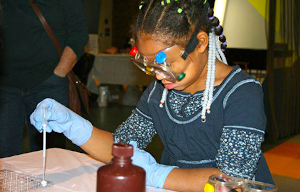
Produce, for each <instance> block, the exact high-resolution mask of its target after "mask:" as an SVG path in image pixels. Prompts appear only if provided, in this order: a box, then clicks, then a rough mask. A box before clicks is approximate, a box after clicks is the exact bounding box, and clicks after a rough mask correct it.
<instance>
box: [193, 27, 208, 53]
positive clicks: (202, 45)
mask: <svg viewBox="0 0 300 192" xmlns="http://www.w3.org/2000/svg"><path fill="white" fill-rule="evenodd" d="M197 38H198V40H199V43H198V46H197V47H196V49H197V51H198V52H199V53H203V52H204V51H205V50H206V48H207V46H208V34H207V33H205V32H204V31H200V32H199V33H198V34H197Z"/></svg>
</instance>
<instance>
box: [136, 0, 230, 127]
mask: <svg viewBox="0 0 300 192" xmlns="http://www.w3.org/2000/svg"><path fill="white" fill-rule="evenodd" d="M139 9H140V11H139V13H138V15H137V19H136V22H135V23H134V24H133V25H132V26H131V30H132V33H133V36H134V37H135V38H137V37H138V35H139V34H147V35H150V36H151V38H152V39H153V40H156V41H159V42H161V43H163V44H164V45H166V46H169V47H171V46H173V45H179V46H181V47H185V52H184V53H183V56H182V58H183V59H186V57H187V56H188V54H190V53H191V52H192V51H193V50H194V49H195V47H196V45H197V44H198V39H197V38H196V35H197V33H198V32H199V31H204V32H206V33H207V34H209V45H208V46H209V52H208V67H207V70H208V71H207V78H206V86H205V90H204V94H203V97H202V111H201V119H202V122H205V121H206V113H208V114H209V113H210V105H211V104H212V102H213V89H214V82H215V63H216V58H218V59H219V60H220V61H222V62H224V63H226V64H227V61H226V58H225V55H224V54H223V52H224V51H225V49H226V47H227V43H226V37H225V36H224V35H223V28H222V26H221V25H220V24H219V19H218V18H217V17H215V16H214V12H213V10H212V9H210V8H209V6H208V2H207V0H143V1H142V2H141V3H140V6H139ZM218 40H220V41H221V42H222V43H221V45H220V43H219V42H218ZM166 95H167V89H165V90H164V92H163V95H162V101H161V102H160V103H161V104H160V107H163V103H164V101H165V99H166Z"/></svg>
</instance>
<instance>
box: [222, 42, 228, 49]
mask: <svg viewBox="0 0 300 192" xmlns="http://www.w3.org/2000/svg"><path fill="white" fill-rule="evenodd" d="M221 48H222V49H224V50H225V49H226V48H227V43H226V42H224V43H222V44H221Z"/></svg>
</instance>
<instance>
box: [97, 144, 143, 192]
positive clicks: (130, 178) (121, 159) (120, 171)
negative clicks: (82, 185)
mask: <svg viewBox="0 0 300 192" xmlns="http://www.w3.org/2000/svg"><path fill="white" fill-rule="evenodd" d="M112 155H113V156H114V157H113V160H112V162H111V163H110V164H108V165H104V166H102V167H100V168H99V169H98V172H97V192H145V189H146V173H145V171H144V169H143V168H141V167H138V166H135V165H133V164H132V162H131V157H132V155H133V146H132V145H129V144H124V143H119V144H114V145H113V147H112Z"/></svg>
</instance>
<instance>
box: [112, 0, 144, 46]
mask: <svg viewBox="0 0 300 192" xmlns="http://www.w3.org/2000/svg"><path fill="white" fill-rule="evenodd" d="M139 3H140V0H130V1H129V0H125V1H124V0H114V3H113V26H112V30H113V36H112V45H113V46H116V47H118V48H120V49H122V48H123V47H124V45H125V44H126V42H127V41H128V40H129V38H130V37H131V35H130V25H131V24H132V22H133V21H134V19H135V17H136V15H137V13H138V10H139V9H138V6H139Z"/></svg>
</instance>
